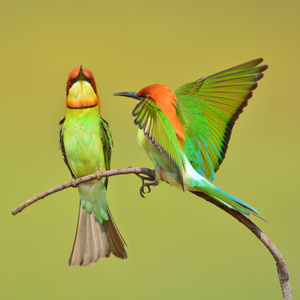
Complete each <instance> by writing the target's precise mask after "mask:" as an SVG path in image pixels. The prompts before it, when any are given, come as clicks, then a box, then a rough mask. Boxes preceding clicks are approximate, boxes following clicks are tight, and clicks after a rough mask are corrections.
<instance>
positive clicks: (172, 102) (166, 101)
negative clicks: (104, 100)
mask: <svg viewBox="0 0 300 300" xmlns="http://www.w3.org/2000/svg"><path fill="white" fill-rule="evenodd" d="M114 96H125V97H130V98H133V99H137V100H139V101H143V100H147V99H149V100H150V101H153V102H155V103H156V104H157V105H158V106H159V107H160V108H161V109H162V110H165V109H168V108H169V109H170V108H171V107H176V97H175V95H174V93H173V92H172V91H171V90H170V89H169V88H168V87H166V86H165V85H163V84H152V85H149V86H146V87H144V88H143V89H141V90H140V91H139V92H138V93H136V92H121V93H115V94H114Z"/></svg>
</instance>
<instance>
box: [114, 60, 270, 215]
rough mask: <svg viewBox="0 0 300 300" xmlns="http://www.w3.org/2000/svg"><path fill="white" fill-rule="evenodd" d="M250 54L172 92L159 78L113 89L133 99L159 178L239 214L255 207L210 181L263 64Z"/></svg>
mask: <svg viewBox="0 0 300 300" xmlns="http://www.w3.org/2000/svg"><path fill="white" fill-rule="evenodd" d="M262 61H263V60H262V59H260V58H259V59H255V60H252V61H249V62H246V63H243V64H241V65H238V66H236V67H233V68H230V69H228V70H225V71H222V72H219V73H216V74H214V75H211V76H208V77H206V78H200V79H198V80H196V81H195V82H190V83H187V84H184V85H182V86H181V87H179V88H178V89H177V90H176V91H175V93H173V92H172V91H171V90H170V89H169V88H168V87H166V86H164V85H162V84H153V85H150V86H147V87H145V88H143V89H141V90H140V91H139V92H138V93H136V92H121V93H115V94H114V95H115V96H126V97H130V98H134V99H137V100H138V101H139V103H138V105H137V106H136V107H135V108H134V110H133V116H134V117H135V120H134V123H135V124H136V125H138V126H139V130H138V144H139V145H140V146H141V147H142V148H143V149H144V150H145V151H146V153H147V154H148V155H149V157H150V159H151V160H152V162H153V164H154V167H155V174H156V175H155V176H156V181H155V182H154V183H143V186H142V189H141V191H142V193H145V191H144V187H145V186H148V187H149V186H150V185H157V184H158V183H159V181H160V180H163V181H165V182H167V183H169V184H171V185H173V186H176V187H179V188H181V189H182V190H188V191H190V192H193V193H195V194H196V195H198V196H200V197H203V198H206V197H207V196H208V197H211V198H213V199H215V200H217V201H218V202H220V203H222V204H223V205H225V206H227V207H229V208H231V209H234V210H236V211H238V212H240V213H242V214H244V215H249V214H254V215H256V216H258V217H260V213H259V212H258V211H257V210H256V209H254V208H252V207H251V206H249V205H248V204H246V203H244V202H242V201H241V200H239V199H237V198H235V197H234V196H232V195H230V194H228V193H226V192H224V191H222V190H221V189H219V188H218V187H216V186H214V185H213V184H212V181H213V180H214V177H215V172H216V171H217V170H218V169H219V167H220V164H221V163H222V161H223V160H224V157H225V153H226V150H227V147H228V143H229V139H230V135H231V131H232V127H233V125H234V123H235V121H236V120H237V118H238V117H239V115H240V114H241V112H242V111H243V108H244V107H245V106H246V105H247V102H248V100H249V99H250V98H251V97H252V91H253V90H254V89H255V88H256V87H257V83H256V82H257V81H258V80H260V79H261V78H262V77H263V74H262V72H263V71H265V70H266V69H267V66H265V65H259V64H260V63H261V62H262Z"/></svg>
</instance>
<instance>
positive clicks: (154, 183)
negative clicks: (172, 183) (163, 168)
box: [140, 180, 158, 198]
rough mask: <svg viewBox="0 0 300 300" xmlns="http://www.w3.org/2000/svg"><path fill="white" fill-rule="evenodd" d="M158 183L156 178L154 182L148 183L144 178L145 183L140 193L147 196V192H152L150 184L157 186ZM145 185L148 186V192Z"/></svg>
mask: <svg viewBox="0 0 300 300" xmlns="http://www.w3.org/2000/svg"><path fill="white" fill-rule="evenodd" d="M156 185H158V182H157V181H156V180H155V181H153V182H147V183H145V182H144V180H143V184H142V186H141V188H140V195H141V196H142V197H143V198H146V197H145V194H149V193H150V192H151V188H150V186H156ZM145 187H147V188H148V191H147V192H146V191H145Z"/></svg>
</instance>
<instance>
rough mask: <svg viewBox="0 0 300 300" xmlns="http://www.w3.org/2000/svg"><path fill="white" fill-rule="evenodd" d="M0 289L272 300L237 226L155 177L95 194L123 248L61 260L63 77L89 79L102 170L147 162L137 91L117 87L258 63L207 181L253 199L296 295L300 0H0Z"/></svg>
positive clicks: (176, 80) (71, 203)
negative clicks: (98, 120) (107, 158)
mask: <svg viewBox="0 0 300 300" xmlns="http://www.w3.org/2000/svg"><path fill="white" fill-rule="evenodd" d="M0 26H1V44H0V59H1V64H0V82H1V100H0V101H1V118H0V122H1V123H0V125H1V202H0V206H1V210H0V237H1V239H0V241H1V246H0V254H1V266H0V296H1V299H74V300H75V299H107V300H108V299H132V300H134V299H230V300H232V299H239V300H240V299H264V300H265V299H272V300H274V299H281V290H280V286H279V281H278V277H277V272H276V266H275V263H274V261H273V259H272V257H271V255H270V254H269V252H268V251H267V250H266V249H265V247H263V245H262V244H261V243H260V242H259V241H258V240H257V239H256V238H255V237H254V235H253V234H252V233H251V232H250V231H248V230H247V229H245V228H244V227H243V226H242V225H241V224H240V223H238V222H237V221H235V220H234V219H233V218H231V217H230V216H228V215H226V214H225V213H224V212H223V211H221V210H219V209H218V208H216V207H214V206H213V205H211V204H209V203H207V202H206V201H204V200H202V199H201V198H198V197H196V196H194V195H191V194H188V193H185V194H184V193H183V192H182V191H180V190H179V189H178V190H177V189H175V188H173V187H170V186H168V185H167V184H164V183H161V184H160V185H159V186H158V187H156V188H153V190H152V193H151V194H149V195H148V196H147V198H146V199H142V198H141V197H140V196H139V193H138V189H139V187H140V184H141V182H140V180H139V179H138V178H137V177H136V176H134V175H127V176H119V177H113V178H111V179H110V183H109V189H108V200H109V204H110V207H111V211H112V213H113V216H114V219H115V221H116V223H117V225H118V227H119V229H120V231H121V233H122V235H123V236H124V238H125V240H126V242H127V244H128V248H127V250H128V259H127V260H125V261H121V260H119V259H116V258H115V257H111V258H109V259H105V260H103V261H99V262H98V263H97V264H95V265H91V266H89V267H87V268H83V267H69V266H68V265H67V262H68V258H69V254H70V252H71V248H72V244H73V239H74V235H75V229H76V222H77V213H78V194H77V190H76V189H68V190H64V191H62V192H59V193H57V194H54V195H51V196H50V197H48V198H46V199H44V200H42V201H40V202H38V203H36V204H34V205H33V206H31V207H29V208H27V209H26V210H25V211H24V212H22V213H21V214H19V215H17V216H15V217H13V216H11V214H10V210H11V209H13V208H14V207H16V206H17V205H19V204H20V203H21V202H23V201H25V200H27V199H29V198H31V197H33V196H34V195H35V194H37V193H39V192H42V191H44V190H46V189H47V188H50V187H52V186H55V185H57V184H60V183H63V182H66V181H68V180H70V174H69V171H68V169H67V168H66V166H65V165H64V163H63V160H62V157H61V154H60V150H59V147H58V132H59V126H58V122H59V120H60V119H61V118H62V117H63V115H64V107H65V83H66V80H67V76H68V74H69V72H70V71H71V70H72V69H74V68H76V67H79V66H80V65H81V64H82V65H83V66H84V67H86V68H89V69H90V70H91V71H92V72H93V73H94V76H95V78H96V82H97V85H98V91H99V95H100V98H101V103H102V112H103V115H104V117H105V119H106V120H107V121H108V122H109V123H110V128H111V132H112V135H113V137H114V142H115V146H114V152H113V156H112V168H122V167H127V166H129V165H130V166H143V167H150V168H151V167H152V164H151V162H150V160H149V159H148V157H147V156H146V155H145V153H143V152H142V151H141V150H140V149H139V147H138V145H137V143H136V130H137V128H136V126H135V125H134V124H133V117H132V115H131V112H132V110H133V108H134V106H135V104H136V102H134V100H131V99H127V98H120V97H113V96H112V94H113V93H114V92H119V91H125V90H129V91H138V90H139V89H141V88H142V87H144V86H146V85H149V84H153V83H162V84H165V85H167V86H169V87H170V88H171V89H173V90H175V89H176V88H177V87H178V86H180V85H181V84H183V83H186V82H189V81H193V80H196V79H198V78H200V77H202V76H208V75H211V74H213V73H215V72H218V71H221V70H224V69H226V68H229V67H232V66H235V65H237V64H240V63H243V62H245V61H248V60H251V59H254V58H257V57H263V58H264V62H265V63H266V64H268V65H269V69H268V70H267V71H266V72H265V77H264V79H263V80H262V81H260V82H259V86H258V89H257V90H256V91H255V93H254V97H253V98H252V99H251V100H250V103H249V106H248V107H247V108H246V109H245V111H244V113H243V114H242V115H241V117H240V119H239V120H238V122H237V124H236V125H235V128H234V130H233V135H232V138H231V142H230V145H229V150H228V152H227V156H226V159H225V161H224V163H223V165H222V167H221V170H220V171H219V172H218V173H217V177H216V180H215V184H216V185H217V186H219V187H220V188H222V189H224V190H226V191H227V192H229V193H231V194H233V195H235V196H236V197H239V198H240V199H242V200H243V201H245V202H247V203H249V204H250V205H252V206H253V207H255V208H256V209H258V210H259V211H260V212H261V213H262V215H263V217H264V218H265V219H266V220H267V221H268V223H267V222H264V221H262V220H260V219H258V218H252V220H253V221H255V222H256V224H257V225H258V226H259V227H260V228H261V229H262V230H263V231H264V232H265V233H266V234H267V235H268V236H269V237H270V239H271V240H272V241H273V242H274V243H275V244H276V245H277V247H278V248H279V250H280V251H281V252H282V254H283V256H284V258H285V260H286V262H287V264H288V267H289V270H290V275H291V283H292V285H293V288H294V289H293V291H294V297H295V299H297V298H299V297H300V293H299V289H298V285H299V281H300V265H299V253H300V243H299V226H300V221H299V208H300V203H299V186H300V183H299V177H300V175H299V147H300V141H299V139H300V135H299V129H300V122H299V109H300V99H299V78H300V77H299V67H300V64H299V62H300V60H299V50H300V49H299V46H300V43H299V41H300V38H299V33H300V2H299V1H261V0H259V1H200V0H199V1H129V0H126V1H114V0H111V1H78V0H74V1H61V0H59V1H1V3H0Z"/></svg>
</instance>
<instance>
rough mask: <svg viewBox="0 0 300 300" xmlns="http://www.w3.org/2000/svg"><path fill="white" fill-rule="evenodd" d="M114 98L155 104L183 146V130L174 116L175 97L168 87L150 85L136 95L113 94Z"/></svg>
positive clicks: (133, 93)
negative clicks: (125, 98)
mask: <svg viewBox="0 0 300 300" xmlns="http://www.w3.org/2000/svg"><path fill="white" fill-rule="evenodd" d="M114 96H125V97H130V98H133V99H137V100H139V101H153V102H155V103H156V104H157V105H158V106H159V107H160V109H161V110H162V111H163V112H164V113H165V115H166V116H167V118H168V119H169V121H170V122H171V125H172V126H173V129H174V131H175V133H176V135H177V138H178V141H179V142H180V144H181V145H183V144H184V140H185V134H184V129H183V126H182V124H181V122H180V121H179V119H178V117H177V114H176V106H177V104H176V96H175V94H174V93H173V92H172V90H170V89H169V88H168V87H166V86H165V85H162V84H152V85H149V86H147V87H145V88H143V89H141V90H140V91H139V92H138V93H136V92H120V93H115V94H114Z"/></svg>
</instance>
